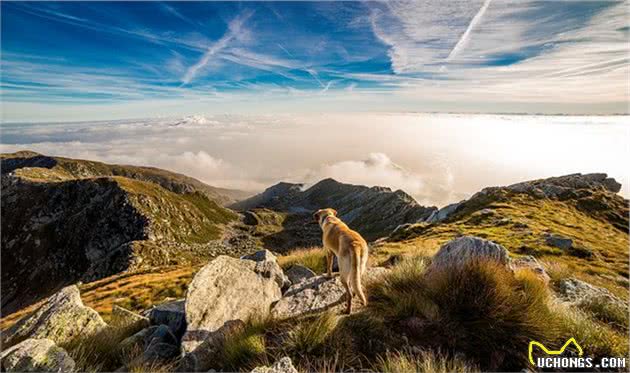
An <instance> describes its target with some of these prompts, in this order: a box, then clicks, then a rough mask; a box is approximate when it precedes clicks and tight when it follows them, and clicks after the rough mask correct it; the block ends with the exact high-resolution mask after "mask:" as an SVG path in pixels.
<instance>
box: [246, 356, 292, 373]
mask: <svg viewBox="0 0 630 373" xmlns="http://www.w3.org/2000/svg"><path fill="white" fill-rule="evenodd" d="M251 373H298V371H297V369H295V367H294V366H293V362H292V361H291V358H290V357H288V356H285V357H283V358H282V359H280V360H278V361H276V362H275V363H274V364H273V365H272V366H271V367H265V366H260V367H256V368H254V370H252V371H251Z"/></svg>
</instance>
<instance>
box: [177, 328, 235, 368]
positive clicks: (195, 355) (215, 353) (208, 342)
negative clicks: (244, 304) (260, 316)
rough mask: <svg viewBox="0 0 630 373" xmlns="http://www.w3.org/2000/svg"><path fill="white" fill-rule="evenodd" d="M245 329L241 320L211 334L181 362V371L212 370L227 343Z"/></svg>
mask: <svg viewBox="0 0 630 373" xmlns="http://www.w3.org/2000/svg"><path fill="white" fill-rule="evenodd" d="M244 329H245V323H244V322H243V321H241V320H230V321H227V322H226V323H225V324H223V326H222V327H220V328H219V330H217V331H215V332H211V333H210V334H209V335H208V337H207V338H206V339H205V340H204V341H203V343H201V344H200V345H199V346H197V348H195V350H194V351H192V352H191V353H189V354H186V355H185V356H184V358H183V359H182V361H181V362H180V369H179V370H180V371H193V372H205V371H208V370H209V369H210V368H212V365H213V363H214V362H215V361H216V359H217V358H220V354H221V353H222V349H223V345H224V343H225V341H226V340H227V339H228V338H229V337H231V336H233V335H236V334H238V333H240V332H242V331H243V330H244Z"/></svg>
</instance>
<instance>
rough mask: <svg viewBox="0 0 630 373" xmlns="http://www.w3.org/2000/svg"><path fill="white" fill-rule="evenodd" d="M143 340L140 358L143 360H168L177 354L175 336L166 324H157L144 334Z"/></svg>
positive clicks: (177, 348)
mask: <svg viewBox="0 0 630 373" xmlns="http://www.w3.org/2000/svg"><path fill="white" fill-rule="evenodd" d="M143 342H144V353H143V354H142V358H143V360H144V361H145V362H154V361H161V360H168V359H171V358H174V357H175V356H177V355H179V347H178V340H177V337H175V335H174V334H173V333H172V332H171V330H170V329H169V327H168V326H166V325H159V326H157V327H156V328H155V329H154V330H153V332H151V333H148V334H147V335H145V336H144V341H143Z"/></svg>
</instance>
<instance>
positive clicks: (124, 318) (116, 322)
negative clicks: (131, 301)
mask: <svg viewBox="0 0 630 373" xmlns="http://www.w3.org/2000/svg"><path fill="white" fill-rule="evenodd" d="M110 324H111V325H112V326H115V327H118V328H125V329H133V330H140V329H144V328H146V327H148V326H149V319H148V318H147V317H144V316H142V315H139V314H137V313H135V312H131V311H129V310H127V309H125V308H122V307H119V306H117V305H114V306H113V307H112V316H111V322H110Z"/></svg>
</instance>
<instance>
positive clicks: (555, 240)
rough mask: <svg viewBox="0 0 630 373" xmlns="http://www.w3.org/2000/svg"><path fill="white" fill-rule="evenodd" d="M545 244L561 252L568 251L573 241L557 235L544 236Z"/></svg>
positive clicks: (548, 234)
mask: <svg viewBox="0 0 630 373" xmlns="http://www.w3.org/2000/svg"><path fill="white" fill-rule="evenodd" d="M544 237H545V243H546V244H547V245H549V246H552V247H557V248H559V249H562V250H568V249H570V248H571V247H572V246H573V240H572V239H570V238H566V237H563V236H560V235H558V234H551V233H547V234H545V236H544Z"/></svg>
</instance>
